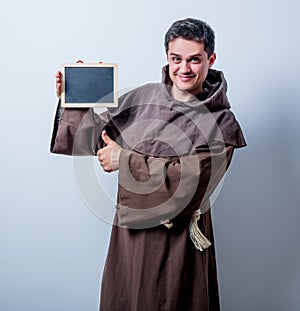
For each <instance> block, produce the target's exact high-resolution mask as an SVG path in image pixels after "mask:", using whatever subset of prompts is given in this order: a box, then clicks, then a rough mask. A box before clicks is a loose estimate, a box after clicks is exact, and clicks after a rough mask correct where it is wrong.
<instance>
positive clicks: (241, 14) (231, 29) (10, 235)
mask: <svg viewBox="0 0 300 311" xmlns="http://www.w3.org/2000/svg"><path fill="white" fill-rule="evenodd" d="M299 8H300V7H299V4H297V1H293V0H287V1H279V0H274V1H271V0H270V1H258V0H252V1H234V0H228V1H220V0H216V1H212V2H211V3H210V2H207V1H199V0H197V1H196V0H186V1H184V2H182V1H175V0H173V1H170V0H165V1H161V0H154V1H151V2H150V1H147V2H146V1H141V0H139V1H138V0H131V1H126V0H125V1H110V2H109V1H106V2H104V1H99V0H98V1H96V0H85V1H83V0H81V1H79V0H73V1H70V0H65V1H62V0H60V1H58V0H52V1H48V2H44V1H37V0H28V1H26V2H24V1H14V0H12V1H9V2H5V4H1V10H0V26H1V28H0V29H1V30H0V31H1V58H0V64H1V77H0V79H1V84H0V86H1V94H2V95H1V98H2V101H1V111H2V112H1V116H2V118H1V122H0V131H1V136H0V146H1V162H0V169H1V175H0V181H1V193H0V204H1V209H0V231H1V232H0V310H3V311H17V310H30V311H41V310H43V311H48V310H49V311H61V310H73V311H77V310H78V311H82V310H85V311H93V310H98V303H99V287H100V279H101V274H102V269H103V264H104V259H105V254H106V250H107V245H108V239H109V233H110V226H109V224H108V223H106V222H104V221H103V220H101V219H99V218H97V217H96V216H95V215H94V214H93V213H91V211H90V210H89V209H88V208H87V206H86V204H85V202H83V200H82V199H81V196H80V193H79V191H78V189H77V187H76V185H75V182H74V177H73V162H72V158H70V157H64V156H58V155H53V154H50V152H49V143H50V136H51V130H52V121H53V116H54V112H55V106H56V102H57V100H56V97H55V80H54V75H55V72H56V71H57V70H58V69H59V68H60V65H61V64H62V63H69V62H75V61H76V60H78V59H82V60H83V61H85V62H97V61H104V62H116V63H118V64H119V87H120V88H121V89H122V88H127V87H130V86H133V85H137V84H141V83H145V82H149V81H159V80H160V73H161V67H162V66H163V65H164V64H165V63H166V61H165V53H164V47H163V37H164V34H165V31H166V30H167V28H168V27H169V26H170V25H171V23H172V22H173V21H174V20H176V19H179V18H184V17H196V18H200V19H203V20H205V21H207V22H208V23H209V24H210V25H211V26H212V27H213V28H214V30H215V32H216V40H217V41H216V52H217V62H216V64H215V66H214V68H216V69H220V70H223V71H224V72H225V76H226V78H227V80H228V84H229V93H228V94H229V98H230V100H231V103H232V109H233V111H234V112H235V114H236V116H237V118H238V120H239V122H240V123H241V125H242V128H243V130H244V132H245V137H246V139H247V142H248V147H247V148H244V149H242V150H238V151H237V152H236V154H235V156H234V160H233V163H232V166H231V167H230V169H229V172H228V175H227V177H226V179H225V184H224V186H223V188H222V191H221V194H220V196H219V197H218V199H217V201H216V203H215V206H214V208H213V214H214V215H213V216H214V223H215V236H216V248H217V258H218V269H219V279H220V293H221V302H222V306H223V309H222V310H223V311H241V310H243V311H248V310H249V311H250V310H251V311H252V310H256V311H265V310H272V311H282V310H288V311H296V310H299V303H300V299H299V288H300V284H299V281H300V248H299V240H298V237H299V235H300V226H299V217H300V211H299V206H300V192H299V182H300V168H299V163H298V159H299V156H300V147H299V134H300V130H299V125H298V122H297V121H298V119H299V113H300V109H299V95H300V94H299V82H300V78H299V69H300V68H299V59H298V56H299V52H300V51H299V48H300V42H299V33H298V29H299V28H300V21H299V18H298V12H299ZM109 187H110V188H112V189H114V187H115V185H114V183H113V182H111V181H109ZM154 311H155V310H154Z"/></svg>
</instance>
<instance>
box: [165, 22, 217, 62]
mask: <svg viewBox="0 0 300 311" xmlns="http://www.w3.org/2000/svg"><path fill="white" fill-rule="evenodd" d="M178 37H181V38H184V39H189V40H196V41H199V42H203V43H204V50H205V52H206V53H207V55H208V57H210V56H211V55H212V54H213V52H214V50H215V33H214V31H213V30H212V28H211V27H210V26H209V25H208V24H207V23H205V22H203V21H201V20H199V19H194V18H186V19H182V20H178V21H176V22H174V23H173V24H172V25H171V27H170V28H169V30H168V31H167V33H166V34H165V48H166V53H168V50H169V43H170V41H172V40H173V39H175V38H178Z"/></svg>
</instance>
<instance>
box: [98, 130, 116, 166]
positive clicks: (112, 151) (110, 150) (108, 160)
mask: <svg viewBox="0 0 300 311" xmlns="http://www.w3.org/2000/svg"><path fill="white" fill-rule="evenodd" d="M101 136H102V139H103V141H104V142H105V144H106V146H105V147H104V148H101V149H99V150H98V152H97V156H98V160H99V162H100V165H101V166H102V168H103V170H104V171H105V172H112V171H116V170H118V169H119V158H120V154H121V151H122V148H121V147H120V146H119V145H118V144H117V143H116V142H115V141H113V140H112V139H111V138H110V137H108V135H107V133H106V131H103V132H102V134H101Z"/></svg>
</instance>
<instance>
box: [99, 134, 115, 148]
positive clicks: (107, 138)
mask: <svg viewBox="0 0 300 311" xmlns="http://www.w3.org/2000/svg"><path fill="white" fill-rule="evenodd" d="M101 136H102V139H103V141H104V142H105V143H106V145H111V144H112V143H114V141H113V140H112V139H110V138H109V136H108V135H107V134H106V131H102V134H101Z"/></svg>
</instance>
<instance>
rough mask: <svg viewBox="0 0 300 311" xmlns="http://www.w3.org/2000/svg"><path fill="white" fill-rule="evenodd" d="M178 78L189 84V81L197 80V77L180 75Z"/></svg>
mask: <svg viewBox="0 0 300 311" xmlns="http://www.w3.org/2000/svg"><path fill="white" fill-rule="evenodd" d="M177 76H178V77H179V79H180V80H181V81H182V82H189V81H191V80H192V79H193V78H195V75H180V74H178V75H177Z"/></svg>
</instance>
